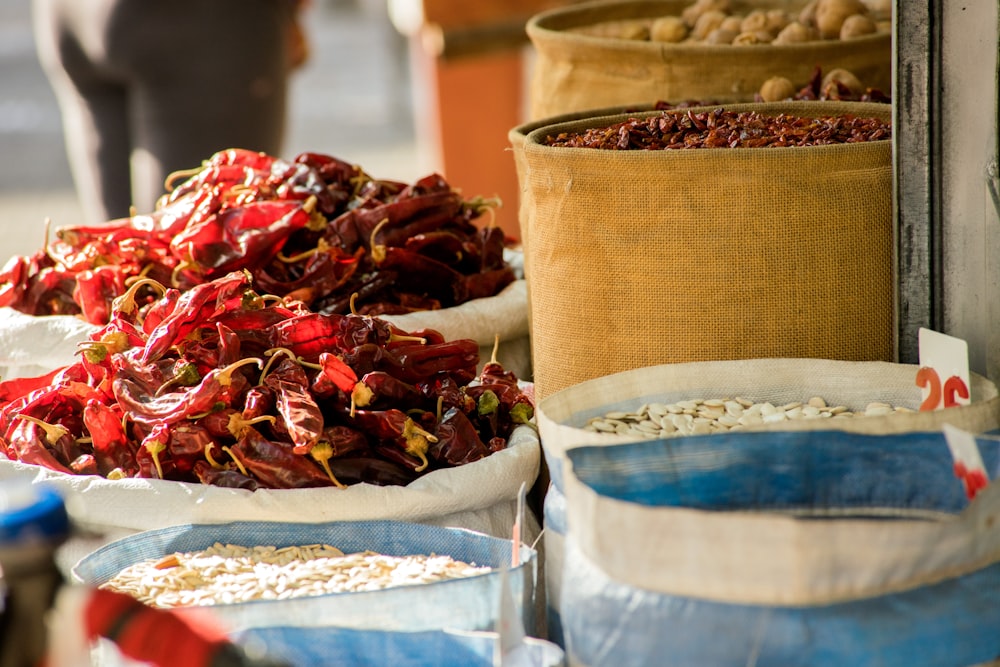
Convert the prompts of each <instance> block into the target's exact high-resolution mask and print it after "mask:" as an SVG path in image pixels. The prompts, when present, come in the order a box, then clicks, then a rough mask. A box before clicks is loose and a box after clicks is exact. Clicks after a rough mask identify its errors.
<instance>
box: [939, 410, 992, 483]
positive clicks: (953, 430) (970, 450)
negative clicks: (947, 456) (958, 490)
mask: <svg viewBox="0 0 1000 667" xmlns="http://www.w3.org/2000/svg"><path fill="white" fill-rule="evenodd" d="M944 437H945V440H947V441H948V449H950V450H951V458H952V460H953V461H954V464H953V470H954V471H955V477H958V478H959V479H960V480H962V484H963V486H964V487H965V495H966V496H967V497H968V498H969V500H972V499H973V498H975V497H976V494H977V493H979V492H980V491H982V490H983V489H985V488H986V485H987V484H989V483H990V478H989V477H988V476H987V475H986V466H985V465H983V457H982V455H981V454H980V453H979V445H978V444H976V437H975V436H974V435H973V434H971V433H969V432H968V431H963V430H962V429H960V428H958V427H956V426H952V425H951V424H945V425H944Z"/></svg>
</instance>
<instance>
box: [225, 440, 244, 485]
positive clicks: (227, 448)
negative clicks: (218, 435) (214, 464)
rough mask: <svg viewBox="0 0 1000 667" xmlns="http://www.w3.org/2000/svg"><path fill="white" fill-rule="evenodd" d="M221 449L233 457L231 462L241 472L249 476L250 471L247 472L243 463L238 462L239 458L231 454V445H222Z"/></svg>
mask: <svg viewBox="0 0 1000 667" xmlns="http://www.w3.org/2000/svg"><path fill="white" fill-rule="evenodd" d="M222 451H224V452H225V453H226V454H229V456H230V458H232V459H233V463H235V464H236V467H237V468H239V469H240V472H241V473H243V474H244V475H246V476H247V477H250V473H249V472H247V469H246V468H245V467H244V466H243V464H242V463H241V462H240V460H239V459H238V458H236V455H235V454H233V450H232V448H231V447H228V446H227V447H223V448H222Z"/></svg>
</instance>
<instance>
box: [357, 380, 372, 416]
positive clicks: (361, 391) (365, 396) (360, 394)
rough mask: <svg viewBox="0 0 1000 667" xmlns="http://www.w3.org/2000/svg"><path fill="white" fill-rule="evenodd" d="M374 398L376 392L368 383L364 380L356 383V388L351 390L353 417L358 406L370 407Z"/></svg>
mask: <svg viewBox="0 0 1000 667" xmlns="http://www.w3.org/2000/svg"><path fill="white" fill-rule="evenodd" d="M373 398H375V392H373V391H372V390H371V388H370V387H369V386H368V385H366V384H365V383H364V382H358V383H357V384H355V385H354V389H353V390H352V391H351V418H352V419H353V418H354V412H355V409H356V408H364V407H368V406H369V405H371V402H372V399H373Z"/></svg>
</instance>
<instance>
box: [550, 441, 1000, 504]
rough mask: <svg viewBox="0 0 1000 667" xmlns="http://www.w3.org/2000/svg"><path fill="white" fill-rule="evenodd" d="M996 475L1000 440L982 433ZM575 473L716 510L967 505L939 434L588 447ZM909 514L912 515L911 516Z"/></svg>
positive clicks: (621, 492)
mask: <svg viewBox="0 0 1000 667" xmlns="http://www.w3.org/2000/svg"><path fill="white" fill-rule="evenodd" d="M976 441H977V444H978V445H979V449H980V452H981V455H982V458H983V462H984V464H985V466H986V470H987V474H988V476H989V477H990V479H996V478H997V477H998V473H1000V439H998V438H995V437H990V436H983V435H980V436H976ZM567 457H568V459H569V461H570V464H571V466H572V474H573V475H574V476H576V477H577V478H578V479H579V480H580V481H581V482H583V483H584V484H585V485H587V486H588V487H590V488H591V489H593V490H594V491H595V492H596V493H598V494H600V495H602V496H606V497H610V498H615V499H618V500H622V501H626V502H632V503H638V504H642V505H648V506H656V507H660V506H675V507H685V508H692V509H700V510H714V511H783V512H788V511H802V512H807V513H809V512H816V511H829V510H836V512H833V513H834V514H837V513H839V515H840V516H844V515H849V514H851V513H857V514H863V515H866V516H877V515H878V514H879V513H880V512H881V513H882V514H883V515H884V517H885V518H887V519H889V518H891V517H892V516H893V512H894V511H896V510H898V511H900V512H904V511H905V512H916V513H920V512H926V513H927V514H928V516H929V517H930V516H933V515H934V514H940V513H945V514H957V513H959V512H961V511H962V510H963V509H964V508H965V507H967V506H968V504H969V500H968V498H967V497H966V495H965V490H964V488H963V485H962V483H961V482H960V481H959V479H958V478H956V477H955V475H954V472H953V462H952V457H951V452H950V450H949V448H948V444H947V441H946V440H945V437H944V434H943V433H941V432H918V433H904V434H891V435H866V434H858V433H847V432H843V431H790V432H748V433H730V434H720V435H704V436H697V437H682V438H665V439H661V440H649V441H642V442H636V443H632V444H625V445H616V446H614V447H600V446H582V447H579V448H574V449H570V450H569V451H568V452H567ZM908 518H912V516H910V517H908Z"/></svg>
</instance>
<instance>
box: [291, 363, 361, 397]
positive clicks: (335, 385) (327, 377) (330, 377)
mask: <svg viewBox="0 0 1000 667" xmlns="http://www.w3.org/2000/svg"><path fill="white" fill-rule="evenodd" d="M300 363H302V365H304V366H307V367H310V368H315V369H316V370H318V371H319V372H318V373H316V374H315V376H313V379H312V381H311V382H310V385H309V390H310V391H311V392H312V393H313V395H314V396H316V397H319V398H324V399H326V398H329V397H331V396H333V395H335V394H336V393H337V392H341V393H342V394H350V392H351V391H352V390H353V389H354V385H355V384H357V382H358V376H357V374H356V373H355V372H354V369H353V368H351V367H350V366H348V365H347V364H346V363H344V361H343V360H342V359H341V358H340V357H338V356H337V355H335V354H333V353H331V352H322V353H320V355H319V361H318V362H317V363H315V364H311V363H308V362H305V361H301V362H300Z"/></svg>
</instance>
